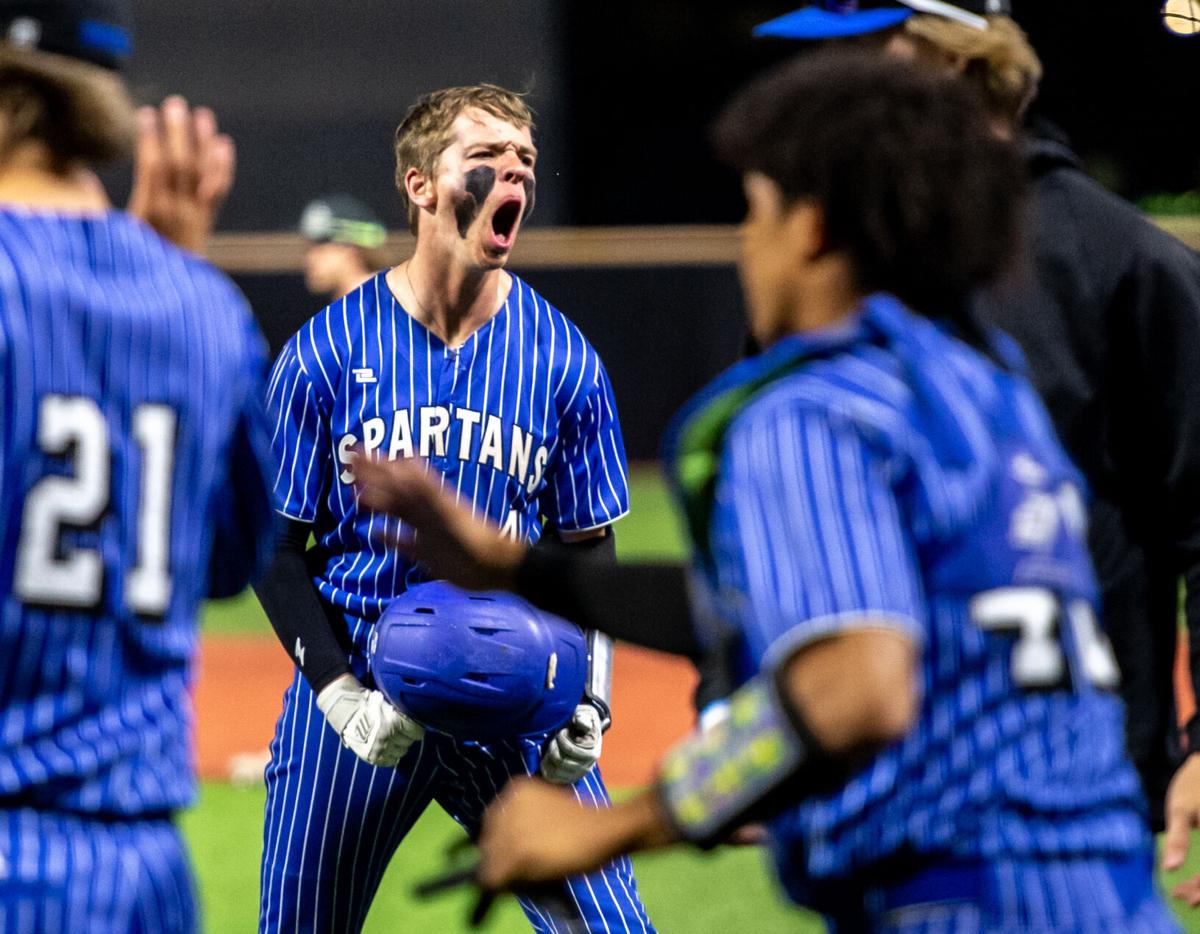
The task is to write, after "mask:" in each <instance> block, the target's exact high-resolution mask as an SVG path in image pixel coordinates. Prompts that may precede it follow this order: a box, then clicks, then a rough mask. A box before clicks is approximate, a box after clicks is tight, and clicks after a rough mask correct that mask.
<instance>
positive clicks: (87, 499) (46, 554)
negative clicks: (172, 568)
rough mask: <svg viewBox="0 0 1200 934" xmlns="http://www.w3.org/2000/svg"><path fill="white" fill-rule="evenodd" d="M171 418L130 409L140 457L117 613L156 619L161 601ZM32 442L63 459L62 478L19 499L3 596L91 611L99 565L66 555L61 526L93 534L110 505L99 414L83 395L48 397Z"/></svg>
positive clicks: (166, 598) (165, 597) (167, 595)
mask: <svg viewBox="0 0 1200 934" xmlns="http://www.w3.org/2000/svg"><path fill="white" fill-rule="evenodd" d="M175 432H176V416H175V411H174V410H173V409H172V408H171V407H170V406H167V405H163V404H159V403H146V404H143V405H139V406H137V407H136V408H135V409H134V410H133V419H132V440H133V442H134V443H135V444H136V445H137V447H138V449H139V451H140V452H141V468H142V469H141V479H140V483H139V488H138V494H137V495H138V503H137V529H136V533H137V562H136V564H135V566H134V567H133V568H132V569H131V570H130V571H129V572H128V573H127V574H126V576H125V605H126V606H127V607H128V608H129V609H130V610H133V611H134V612H135V613H138V614H139V615H142V616H151V617H160V616H162V615H164V614H165V613H166V610H167V606H168V604H169V603H170V601H171V577H170V573H169V563H168V550H169V542H170V533H171V529H170V521H171V487H172V479H173V474H174V469H175ZM37 443H38V446H39V447H40V448H41V449H42V451H43V452H44V453H45V454H47V455H49V456H51V457H63V458H68V459H69V460H70V463H71V468H72V471H71V474H70V475H63V474H51V475H48V476H45V477H42V478H41V479H40V480H38V481H37V482H36V483H35V484H34V485H33V487H32V488H31V489H30V490H29V493H28V495H27V496H26V497H25V511H24V514H23V515H22V519H21V539H20V543H19V544H18V546H17V560H16V568H15V571H14V582H13V589H14V591H15V593H16V595H17V597H18V598H19V599H20V600H21V602H22V603H25V604H28V605H35V606H53V607H67V608H72V609H93V608H96V607H98V606H99V605H100V602H101V599H102V597H103V593H104V558H103V556H102V555H101V553H100V552H99V551H98V550H96V549H91V548H72V547H68V546H67V545H66V544H65V543H64V542H63V540H62V533H63V529H64V528H76V529H86V528H94V527H96V526H98V525H99V524H100V522H101V521H102V520H103V518H104V516H105V513H106V512H107V511H108V510H109V507H110V506H111V504H112V501H113V492H112V486H113V484H112V476H111V473H112V468H111V464H112V448H111V444H110V442H109V435H108V424H107V422H105V420H104V414H103V413H102V412H101V411H100V407H99V406H98V405H97V404H96V402H95V401H93V400H92V399H89V398H87V397H86V396H62V395H51V396H46V397H45V398H43V399H42V401H41V405H40V406H39V407H38V428H37Z"/></svg>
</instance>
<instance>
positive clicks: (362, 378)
mask: <svg viewBox="0 0 1200 934" xmlns="http://www.w3.org/2000/svg"><path fill="white" fill-rule="evenodd" d="M353 373H354V382H356V383H377V382H379V380H377V379H376V378H375V371H374V370H373V369H371V368H370V367H369V366H364V367H360V368H359V369H357V370H354V371H353Z"/></svg>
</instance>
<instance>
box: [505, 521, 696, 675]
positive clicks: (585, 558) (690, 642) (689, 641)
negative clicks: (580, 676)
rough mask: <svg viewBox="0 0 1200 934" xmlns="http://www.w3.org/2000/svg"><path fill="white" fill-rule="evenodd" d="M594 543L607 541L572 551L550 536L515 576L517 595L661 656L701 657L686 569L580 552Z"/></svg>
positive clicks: (566, 617) (671, 565) (537, 547)
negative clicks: (666, 654) (658, 653)
mask: <svg viewBox="0 0 1200 934" xmlns="http://www.w3.org/2000/svg"><path fill="white" fill-rule="evenodd" d="M606 538H612V536H611V534H610V535H608V536H606ZM592 541H597V542H602V541H604V539H588V540H587V541H585V542H580V543H576V545H574V546H572V545H563V544H562V543H560V542H558V541H556V540H549V536H548V537H547V539H543V540H542V541H541V542H539V543H538V545H537V546H535V547H534V548H531V549H530V550H529V552H528V553H527V554H526V556H525V560H524V561H523V562H522V563H521V566H520V568H518V570H517V581H516V591H517V593H519V594H520V595H521V596H523V597H524V598H525V599H527V600H529V601H530V602H531V603H533V604H535V605H537V606H539V607H541V608H542V609H544V610H548V611H549V612H551V613H555V614H557V615H558V616H561V617H563V618H564V619H569V620H572V621H573V622H575V623H578V624H579V625H580V626H583V627H584V628H585V629H598V630H600V631H601V632H604V633H607V634H608V635H610V636H612V637H613V638H614V639H621V640H623V641H625V642H632V643H634V644H635V645H642V646H645V647H646V648H650V649H657V650H658V651H660V652H671V653H674V654H676V655H687V656H689V657H693V658H694V657H697V656H698V655H699V642H698V640H697V638H696V633H695V630H694V627H693V626H692V619H691V614H690V612H689V609H688V594H687V574H686V571H685V567H684V565H682V564H673V563H667V562H662V563H657V562H632V563H624V562H623V563H621V564H616V563H614V562H613V561H611V560H603V558H601V557H600V555H599V554H598V553H597V552H594V551H588V550H587V549H581V548H579V545H587V544H588V543H590V542H592Z"/></svg>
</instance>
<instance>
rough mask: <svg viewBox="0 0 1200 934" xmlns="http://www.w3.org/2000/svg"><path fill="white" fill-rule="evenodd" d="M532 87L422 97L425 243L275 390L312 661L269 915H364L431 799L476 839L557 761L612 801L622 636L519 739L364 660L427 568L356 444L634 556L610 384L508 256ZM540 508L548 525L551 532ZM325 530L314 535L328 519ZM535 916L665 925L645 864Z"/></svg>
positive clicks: (411, 200)
mask: <svg viewBox="0 0 1200 934" xmlns="http://www.w3.org/2000/svg"><path fill="white" fill-rule="evenodd" d="M532 123H533V121H532V115H531V113H530V111H529V109H528V107H527V106H526V104H525V102H524V101H523V100H522V99H521V97H520V96H519V95H517V94H514V93H512V92H509V91H506V90H504V89H502V88H499V87H495V86H491V85H481V86H477V87H465V88H451V89H447V90H442V91H437V92H434V93H432V94H429V95H427V96H425V97H422V98H421V99H420V100H418V101H417V103H416V104H415V105H414V106H413V107H412V109H411V110H410V111H409V113H408V115H407V116H406V117H405V119H404V122H403V123H401V125H400V127H399V128H398V130H397V131H396V184H397V188H398V190H399V192H400V195H401V198H402V199H403V200H404V202H405V203H406V204H407V207H408V217H409V225H410V228H411V230H412V233H413V234H414V235H415V237H416V250H415V253H414V255H413V257H412V259H411V260H409V261H408V262H406V263H403V264H401V265H400V266H397V267H395V268H393V269H390V270H387V271H386V272H383V273H380V274H379V275H377V276H375V277H373V278H371V279H369V280H368V281H367V282H365V283H364V284H363V285H362V286H360V287H359V288H358V289H356V290H354V291H353V292H351V293H350V294H348V295H346V296H345V297H344V298H342V299H339V300H338V301H336V302H334V303H333V304H331V305H329V306H328V307H327V308H325V309H324V310H323V311H321V312H320V313H319V314H318V315H317V316H316V317H314V318H313V319H311V320H310V321H309V322H308V323H307V324H305V325H304V327H302V328H301V329H300V331H299V332H298V333H297V334H296V335H295V337H294V338H293V339H292V340H291V341H289V342H288V344H287V345H286V346H285V347H284V349H283V351H282V353H281V355H280V357H279V360H278V361H277V363H276V366H275V370H274V373H273V375H272V379H271V384H270V389H269V408H270V411H271V413H272V414H273V416H274V418H275V428H274V449H275V453H276V455H277V456H278V459H279V461H280V468H279V473H278V476H277V477H276V479H275V492H276V505H277V509H278V511H279V513H280V516H281V521H282V530H281V544H280V547H279V553H278V556H277V559H276V561H275V563H274V565H273V567H272V568H271V570H270V571H269V572H268V574H267V576H266V577H265V578H264V580H263V583H262V584H261V586H260V587H259V590H258V593H259V597H260V599H261V600H262V603H263V606H264V608H265V609H266V611H267V615H268V616H269V617H270V619H271V622H272V625H273V626H274V627H275V629H276V631H277V633H278V635H279V637H280V640H281V641H282V643H283V645H284V647H285V648H286V649H287V651H288V652H289V653H290V654H291V655H292V657H293V659H294V660H295V663H296V667H297V673H296V678H295V680H294V682H293V683H292V685H291V687H290V688H289V689H288V691H287V693H286V695H285V697H284V705H283V713H282V715H281V716H280V718H279V723H278V726H277V729H276V734H275V739H274V742H273V743H272V746H271V762H270V765H269V766H268V768H267V774H266V779H267V805H266V820H265V828H264V839H263V862H262V892H261V906H260V908H261V916H260V927H261V929H262V930H263V931H278V930H284V929H286V930H289V931H290V930H294V929H296V927H297V926H298V925H299V926H302V927H303V928H304V929H305V930H314V931H357V930H359V929H360V928H361V926H362V923H363V920H364V918H365V917H366V914H367V910H368V908H369V907H370V903H371V899H372V897H373V895H374V892H375V890H376V888H377V887H378V885H379V880H380V878H381V877H382V875H383V872H384V869H385V867H386V866H387V864H388V861H389V860H390V859H391V856H392V854H393V852H394V851H395V849H396V847H397V846H398V845H399V843H400V841H401V839H403V837H404V835H405V833H406V832H407V831H408V829H409V828H410V827H411V826H412V824H413V822H414V821H415V820H416V819H417V817H418V816H419V815H420V814H421V812H422V811H423V810H424V809H425V807H426V806H427V805H428V804H429V802H430V801H434V800H436V801H437V802H438V803H439V804H440V805H441V806H442V807H443V808H445V809H446V811H448V812H449V813H450V814H451V815H452V816H453V817H454V818H455V819H456V820H457V821H458V822H459V823H461V824H462V825H463V826H464V827H466V829H467V830H468V832H469V833H471V834H475V833H476V832H477V831H478V827H479V818H480V815H481V813H482V811H483V809H484V807H485V806H486V804H487V802H488V801H490V800H491V799H492V798H493V797H494V796H495V795H496V794H497V793H498V791H499V790H500V788H501V787H503V785H504V784H505V783H506V782H507V781H508V779H509V777H510V775H513V774H519V775H526V774H536V773H539V772H540V774H541V775H542V776H544V777H545V778H547V779H548V780H550V781H552V782H556V783H559V784H564V785H573V787H574V792H575V795H576V796H577V797H578V799H579V800H580V801H582V802H585V803H588V804H592V805H598V806H601V805H605V804H606V803H607V795H606V792H605V789H604V785H603V783H602V781H601V778H600V774H599V771H598V770H597V769H596V768H595V763H596V760H597V759H598V758H599V755H600V748H601V736H602V731H603V729H604V727H605V726H606V724H607V721H608V717H609V714H608V703H607V696H608V690H607V684H606V683H605V682H606V676H607V672H608V671H609V670H610V666H609V665H608V663H607V660H608V646H607V643H605V642H604V641H603V639H602V637H596V639H595V640H594V641H593V647H592V656H593V660H594V662H595V664H594V666H593V675H594V677H592V678H591V679H590V682H589V689H588V691H587V692H586V694H587V696H586V697H582V698H580V704H579V706H578V708H577V710H576V711H575V714H574V716H573V718H572V719H571V722H570V723H569V724H568V726H567V727H564V728H563V729H561V730H558V731H556V732H554V733H551V734H545V733H543V734H541V735H534V736H524V737H513V738H512V739H509V740H503V741H500V742H494V743H486V744H479V743H474V742H464V741H461V740H459V739H455V738H454V737H452V736H449V735H447V734H445V733H436V732H433V731H429V732H426V731H425V730H424V728H423V727H422V726H421V725H420V724H418V723H416V722H415V721H413V720H411V719H409V718H407V717H406V716H404V715H403V714H401V713H400V712H399V711H397V710H396V709H395V708H393V707H392V706H391V705H390V704H388V703H387V701H386V700H384V698H383V696H382V695H381V694H380V693H379V692H378V691H377V690H374V689H373V685H372V684H371V683H370V678H369V676H368V674H367V648H368V642H369V637H370V634H371V632H372V626H373V623H374V621H375V620H376V619H377V618H378V617H379V616H380V614H381V613H382V612H383V610H384V608H385V607H386V606H387V604H388V602H389V601H390V600H392V599H393V598H395V597H396V596H397V595H399V594H401V593H403V592H404V591H405V590H406V588H408V587H409V586H410V585H412V584H414V583H417V582H419V581H420V580H421V579H422V578H421V574H420V571H419V570H418V569H417V568H416V567H415V566H414V565H413V564H412V563H410V562H409V561H407V560H406V559H404V558H403V557H402V556H401V555H399V554H398V553H396V552H395V551H392V550H390V549H388V548H387V547H386V546H384V545H383V544H381V540H382V539H384V538H386V537H388V536H395V535H397V534H400V532H401V530H400V529H399V528H398V527H397V524H396V523H395V521H394V520H389V519H387V518H385V517H384V516H381V515H376V514H375V513H373V512H371V511H370V510H367V509H360V508H359V506H358V503H357V497H356V494H355V489H354V481H355V476H354V470H353V466H352V459H353V456H354V452H355V451H356V450H359V449H361V450H362V451H364V452H366V453H367V454H368V455H370V456H374V457H379V458H385V459H397V458H412V457H421V458H424V459H426V460H427V461H428V462H429V463H430V464H431V465H432V467H433V468H434V469H435V470H436V471H437V474H438V476H439V478H440V480H441V482H442V484H443V485H444V487H445V488H446V489H447V490H448V491H451V492H452V493H453V495H454V497H455V499H456V501H458V502H461V503H463V504H465V505H469V506H470V507H471V509H472V510H473V511H474V512H475V513H476V514H478V515H480V516H484V517H487V518H488V519H490V520H491V521H492V522H494V523H496V524H497V525H499V526H501V527H502V528H503V529H504V530H505V532H506V534H508V535H509V536H511V537H513V538H514V539H518V540H521V541H526V542H531V543H532V542H536V541H538V539H539V538H540V537H541V536H542V535H543V534H547V535H551V534H552V537H553V538H554V539H556V540H558V541H561V542H565V543H567V544H568V545H569V546H570V547H572V548H575V549H579V550H583V551H587V552H589V553H590V554H591V555H593V556H597V557H604V556H606V555H607V556H612V555H613V554H615V552H614V550H613V538H612V535H611V533H610V531H609V528H608V527H609V525H610V524H611V523H612V522H614V521H615V520H616V519H619V518H620V517H621V516H622V515H624V514H625V512H626V511H627V510H628V489H627V483H626V476H625V453H624V448H623V444H622V440H621V431H620V427H619V425H618V422H617V416H616V409H615V405H614V402H613V395H612V390H611V387H610V386H609V382H608V377H607V375H606V373H605V371H604V367H603V365H602V364H601V362H600V359H599V357H598V356H597V355H596V352H595V351H594V350H593V349H592V348H591V346H589V344H588V343H587V341H586V340H585V339H584V338H583V336H582V334H580V332H579V331H578V329H576V328H575V326H574V325H572V324H571V323H570V322H569V321H568V320H567V319H566V318H565V317H563V315H562V314H560V313H559V312H558V311H557V310H556V309H554V308H553V307H552V306H551V305H550V304H549V303H548V302H547V301H546V300H545V299H544V298H542V297H541V296H540V295H538V294H537V293H536V292H535V291H534V290H533V289H531V288H530V287H529V286H528V285H527V284H526V283H524V282H522V281H521V280H520V279H518V278H517V277H516V276H514V275H512V274H510V273H508V272H506V271H505V269H504V266H505V264H506V262H507V260H508V257H509V253H510V251H511V250H512V247H513V244H514V243H515V242H516V238H517V235H518V233H519V231H520V229H521V225H522V223H523V221H524V220H525V218H526V217H528V215H529V212H530V211H531V210H532V209H533V204H534V193H535V176H534V166H535V163H536V159H537V150H536V149H535V148H534V145H533V140H532V136H531V130H532ZM543 518H544V521H545V527H544V526H543ZM310 536H312V537H313V538H314V539H315V546H314V548H313V549H312V550H310V551H308V552H307V553H306V552H305V548H306V545H307V543H308V540H309V537H310ZM556 902H557V903H558V904H560V905H561V904H566V905H568V906H569V913H570V915H571V917H569V918H566V919H564V918H562V917H561V913H560V914H559V916H558V917H557V918H556V917H554V916H552V915H551V913H550V912H549V911H548V910H547V909H546V907H545V906H544V905H539V904H538V903H537V902H536V901H534V900H531V899H525V900H523V902H522V904H523V907H524V909H525V911H526V914H527V915H528V917H529V919H530V922H531V923H532V924H533V926H534V928H535V929H536V930H539V931H553V930H562V929H565V928H569V929H573V930H589V931H618V930H620V931H648V930H651V928H650V923H649V921H648V919H647V917H646V912H645V909H644V908H643V907H642V905H641V902H640V900H639V897H638V894H637V887H636V885H635V883H634V879H633V875H632V870H631V867H630V864H629V862H628V860H626V859H620V860H618V861H616V862H614V863H612V864H610V865H608V866H606V867H604V868H603V869H602V870H601V871H599V872H597V873H595V874H593V875H589V876H581V877H578V878H574V879H571V880H570V881H569V882H568V883H567V884H566V890H565V892H564V897H563V898H562V899H557V900H556Z"/></svg>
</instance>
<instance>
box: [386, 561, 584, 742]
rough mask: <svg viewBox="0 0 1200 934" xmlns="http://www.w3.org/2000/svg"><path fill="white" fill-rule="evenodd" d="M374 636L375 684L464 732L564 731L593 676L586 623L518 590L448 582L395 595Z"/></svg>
mask: <svg viewBox="0 0 1200 934" xmlns="http://www.w3.org/2000/svg"><path fill="white" fill-rule="evenodd" d="M371 640H372V642H371V644H372V648H371V674H372V675H373V676H374V678H375V686H376V687H377V688H378V689H379V690H380V691H382V692H383V695H384V696H385V697H386V698H387V699H388V700H389V701H391V702H392V703H393V704H394V705H395V706H396V707H397V708H398V709H399V710H401V711H402V712H404V713H406V714H408V716H410V717H412V718H413V719H414V720H416V721H418V722H419V723H421V724H423V725H425V726H426V727H431V728H432V729H435V730H438V731H440V732H443V733H449V734H450V735H451V736H454V737H457V738H458V739H466V740H478V741H487V740H494V739H501V738H504V737H512V736H522V735H528V734H533V733H545V732H550V731H552V730H557V729H559V728H560V727H562V726H563V725H564V724H566V723H567V722H568V721H569V720H570V719H571V716H572V714H573V713H574V712H575V707H576V705H577V704H578V703H579V701H580V699H581V698H582V697H583V692H584V685H585V682H586V680H587V670H588V655H587V639H586V637H585V635H584V632H583V630H582V629H580V628H579V627H578V626H576V625H574V624H573V623H569V622H567V621H566V620H564V619H560V618H559V617H557V616H554V615H552V614H550V613H545V612H543V611H542V610H539V609H537V608H536V607H535V606H533V605H532V604H531V603H529V602H528V601H527V600H524V599H522V598H521V597H518V596H515V595H513V594H509V593H468V592H467V591H464V590H460V589H458V588H457V587H454V586H453V585H451V584H448V583H446V582H445V581H435V582H433V583H428V584H418V585H417V586H415V587H412V588H411V589H409V590H408V591H407V592H405V593H404V594H402V595H400V596H399V597H397V598H396V599H395V600H393V601H392V602H391V603H390V604H388V607H387V609H386V610H385V611H384V613H383V615H382V616H381V617H380V618H379V620H378V621H377V622H376V623H375V630H374V632H373V634H372V636H371Z"/></svg>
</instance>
